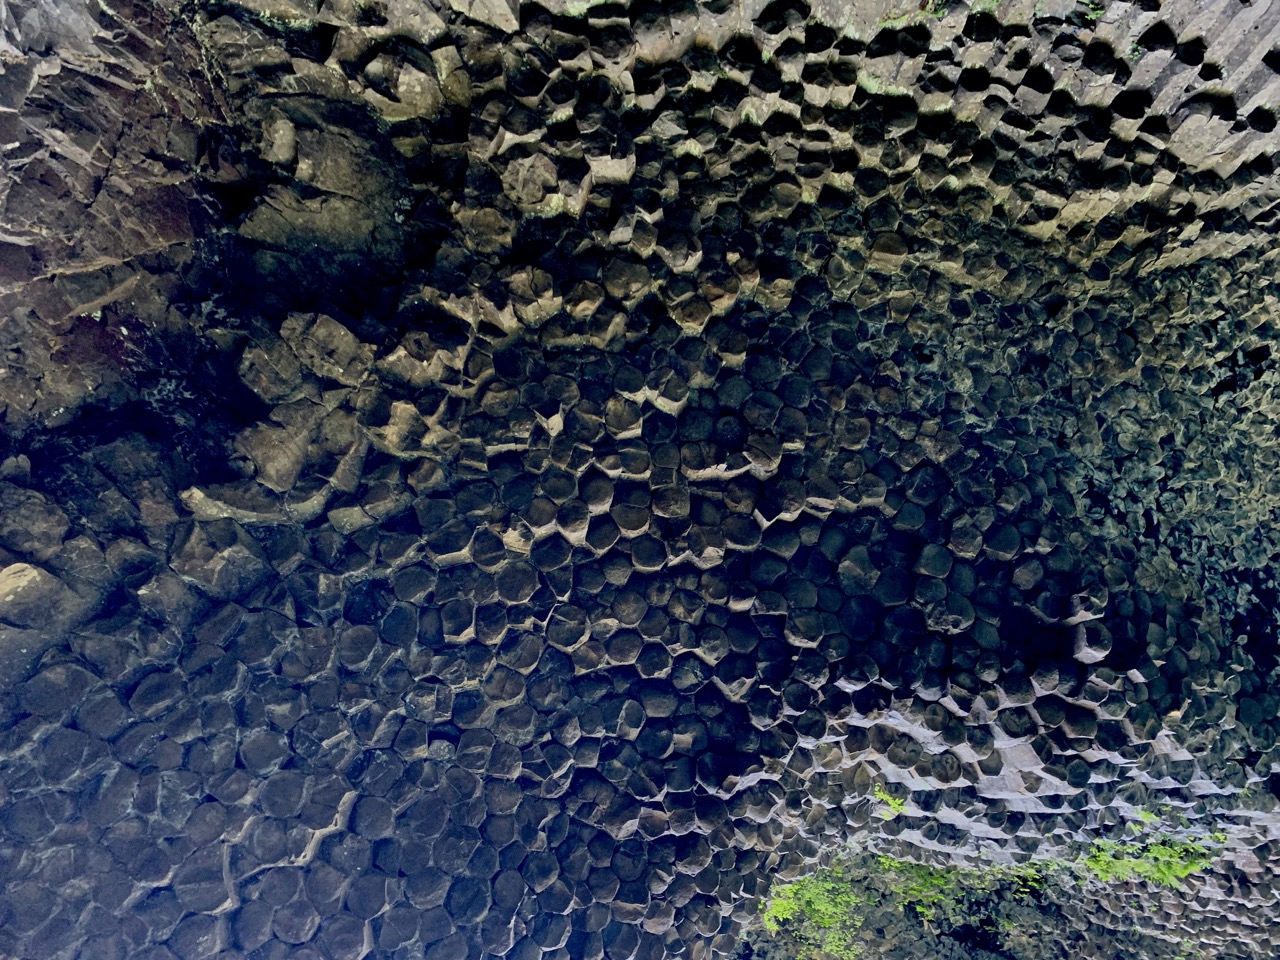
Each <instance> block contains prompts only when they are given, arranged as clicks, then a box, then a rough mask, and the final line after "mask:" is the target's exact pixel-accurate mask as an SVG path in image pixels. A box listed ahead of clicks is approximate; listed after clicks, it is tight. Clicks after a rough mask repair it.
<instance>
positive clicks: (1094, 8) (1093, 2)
mask: <svg viewBox="0 0 1280 960" xmlns="http://www.w3.org/2000/svg"><path fill="white" fill-rule="evenodd" d="M1079 2H1080V5H1081V6H1082V7H1084V18H1085V19H1086V20H1088V21H1089V22H1090V23H1093V22H1095V21H1097V20H1101V19H1102V15H1103V14H1104V13H1106V12H1107V8H1106V5H1105V4H1103V3H1102V0H1079Z"/></svg>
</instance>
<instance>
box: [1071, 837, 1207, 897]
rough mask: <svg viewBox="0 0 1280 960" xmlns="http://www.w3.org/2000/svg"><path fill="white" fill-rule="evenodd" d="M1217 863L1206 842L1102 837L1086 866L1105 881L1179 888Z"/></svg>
mask: <svg viewBox="0 0 1280 960" xmlns="http://www.w3.org/2000/svg"><path fill="white" fill-rule="evenodd" d="M1212 862H1213V854H1212V852H1211V851H1210V849H1209V848H1208V847H1207V846H1206V845H1205V844H1203V843H1196V842H1194V841H1191V840H1175V839H1172V838H1170V837H1160V838H1158V839H1155V840H1148V841H1145V842H1138V841H1134V842H1128V841H1116V840H1099V841H1098V842H1097V843H1095V844H1094V845H1093V848H1092V849H1091V850H1090V851H1089V853H1088V854H1087V855H1086V856H1085V857H1084V859H1083V861H1082V863H1083V864H1084V869H1085V870H1086V871H1087V872H1088V873H1090V874H1091V875H1092V876H1094V877H1096V878H1097V879H1098V880H1101V881H1102V882H1103V883H1124V882H1126V881H1129V880H1147V881H1150V882H1151V883H1154V884H1157V885H1159V886H1165V887H1178V886H1181V885H1182V881H1183V880H1185V879H1186V878H1187V877H1189V876H1191V875H1192V874H1193V873H1198V872H1199V871H1201V870H1203V869H1204V868H1205V867H1207V866H1209V864H1210V863H1212Z"/></svg>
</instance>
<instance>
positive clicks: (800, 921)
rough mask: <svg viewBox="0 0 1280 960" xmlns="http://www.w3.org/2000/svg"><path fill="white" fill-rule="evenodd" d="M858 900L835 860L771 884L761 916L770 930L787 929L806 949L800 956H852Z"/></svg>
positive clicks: (842, 959) (859, 923) (848, 958)
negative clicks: (828, 865)
mask: <svg viewBox="0 0 1280 960" xmlns="http://www.w3.org/2000/svg"><path fill="white" fill-rule="evenodd" d="M862 904H863V901H862V899H861V898H859V897H858V895H857V894H856V893H855V892H854V891H853V888H852V887H851V886H850V884H849V881H848V880H847V879H846V878H845V875H844V871H843V869H842V868H841V867H840V866H839V865H838V864H837V865H835V866H831V867H827V868H826V869H824V870H819V871H817V872H816V873H812V874H810V875H809V876H807V877H801V878H800V879H799V880H795V881H793V882H791V883H786V884H783V885H781V886H779V887H775V888H774V889H773V892H772V893H770V895H769V899H768V902H767V903H766V904H765V909H764V913H763V916H762V919H763V920H764V926H765V929H766V930H768V931H769V932H770V933H778V932H779V931H780V930H782V929H783V928H784V927H785V928H786V929H787V932H788V933H790V934H791V936H792V937H793V938H794V939H795V940H796V941H797V942H798V943H799V944H800V945H801V946H802V947H803V948H804V949H805V951H806V954H805V956H804V957H802V958H800V960H806V958H810V957H811V958H816V957H817V956H818V955H819V954H823V955H827V956H832V957H836V958H839V960H852V958H854V957H856V956H857V955H858V944H857V940H856V939H855V934H856V932H857V930H858V928H859V927H860V926H862V914H861V913H859V912H858V908H859V907H860V906H862Z"/></svg>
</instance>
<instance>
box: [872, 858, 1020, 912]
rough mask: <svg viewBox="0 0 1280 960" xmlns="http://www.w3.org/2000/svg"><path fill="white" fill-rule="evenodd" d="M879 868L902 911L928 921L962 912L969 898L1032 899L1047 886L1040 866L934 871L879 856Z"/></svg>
mask: <svg viewBox="0 0 1280 960" xmlns="http://www.w3.org/2000/svg"><path fill="white" fill-rule="evenodd" d="M876 865H877V866H878V867H879V868H880V870H881V871H882V875H883V876H884V877H885V879H886V882H887V885H888V887H889V890H890V891H891V892H892V893H893V894H894V896H895V897H896V898H897V899H898V902H899V904H900V905H901V907H902V909H903V911H904V912H905V911H907V910H911V911H914V912H915V914H916V915H917V916H919V917H920V918H921V919H922V920H926V921H930V920H933V919H935V917H936V916H937V915H938V914H939V913H948V914H956V913H958V912H960V911H961V908H962V907H963V904H964V900H965V898H966V897H969V898H973V897H985V896H987V895H990V894H994V893H996V892H997V891H999V890H1000V889H1003V890H1005V891H1006V895H1008V896H1012V897H1013V898H1014V899H1018V900H1022V899H1029V898H1031V897H1033V896H1035V894H1037V893H1038V892H1039V891H1041V890H1043V889H1044V885H1045V874H1044V872H1043V870H1042V868H1041V867H1040V866H1039V865H1037V864H1025V865H1022V866H997V865H992V866H988V867H981V868H978V867H956V866H944V867H935V866H930V865H928V864H923V863H916V862H914V861H912V860H898V859H895V858H894V857H886V856H879V857H876Z"/></svg>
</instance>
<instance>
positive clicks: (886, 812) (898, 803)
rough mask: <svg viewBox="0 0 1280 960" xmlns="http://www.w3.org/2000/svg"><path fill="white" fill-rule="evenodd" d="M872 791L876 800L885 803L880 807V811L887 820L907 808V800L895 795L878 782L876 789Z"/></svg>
mask: <svg viewBox="0 0 1280 960" xmlns="http://www.w3.org/2000/svg"><path fill="white" fill-rule="evenodd" d="M871 793H872V796H874V797H875V798H876V800H878V801H879V802H880V803H882V804H884V806H883V807H881V808H880V811H879V812H880V816H882V817H883V818H884V819H886V820H892V819H893V818H894V817H896V816H897V815H898V814H900V813H902V811H904V810H906V809H907V801H905V800H902V799H899V798H898V797H895V796H893V795H892V794H890V793H889V791H888V790H886V789H885V788H884V787H882V786H881V785H880V784H878V783H877V784H876V785H875V789H874V790H872V791H871Z"/></svg>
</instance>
